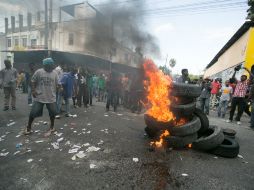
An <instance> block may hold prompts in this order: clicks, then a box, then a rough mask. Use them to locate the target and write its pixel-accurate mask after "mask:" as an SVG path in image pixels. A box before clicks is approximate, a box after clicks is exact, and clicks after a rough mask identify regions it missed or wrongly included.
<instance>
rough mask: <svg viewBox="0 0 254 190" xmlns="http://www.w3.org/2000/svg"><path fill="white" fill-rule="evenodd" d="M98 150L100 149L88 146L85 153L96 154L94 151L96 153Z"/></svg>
mask: <svg viewBox="0 0 254 190" xmlns="http://www.w3.org/2000/svg"><path fill="white" fill-rule="evenodd" d="M100 149H101V148H99V147H95V146H90V147H88V149H86V152H96V151H98V150H100Z"/></svg>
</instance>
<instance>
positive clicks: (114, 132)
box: [0, 90, 254, 190]
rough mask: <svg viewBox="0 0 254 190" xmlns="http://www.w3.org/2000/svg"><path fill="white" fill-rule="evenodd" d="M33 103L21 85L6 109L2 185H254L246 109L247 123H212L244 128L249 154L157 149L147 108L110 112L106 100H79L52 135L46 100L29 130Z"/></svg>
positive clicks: (244, 150)
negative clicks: (13, 105)
mask: <svg viewBox="0 0 254 190" xmlns="http://www.w3.org/2000/svg"><path fill="white" fill-rule="evenodd" d="M0 104H1V105H3V91H2V90H0ZM29 110H30V107H29V106H28V105H27V99H26V95H25V94H22V93H20V92H18V94H17V110H16V111H7V112H4V111H2V109H1V110H0V137H1V138H0V153H1V156H0V189H1V190H5V189H6V190H7V189H8V190H14V189H15V190H16V189H20V190H21V189H22V190H30V189H31V190H32V189H36V190H37V189H40V190H41V189H45V190H46V189H53V190H55V189H61V190H65V189H66V190H67V189H68V190H69V189H72V190H76V189H77V190H81V189H149V190H150V189H155V190H157V189H158V190H159V189H170V190H172V189H195V190H199V189H230V190H234V189H239V190H244V189H250V190H251V189H254V143H253V141H254V131H253V130H251V129H249V128H248V125H249V123H248V120H249V119H248V118H247V117H246V116H244V117H243V124H242V125H241V126H238V125H237V124H235V123H232V124H228V123H226V122H225V120H223V119H220V118H217V117H215V116H209V119H210V124H216V125H219V126H221V127H224V128H232V129H235V130H236V131H237V137H236V139H237V141H238V142H239V144H240V153H239V154H240V155H241V156H240V157H241V158H240V157H238V158H234V159H226V158H221V157H216V156H214V155H211V154H207V153H203V152H198V151H195V150H192V149H184V150H172V151H170V150H156V151H150V150H149V142H150V141H149V139H148V138H147V137H146V136H145V135H144V127H145V125H144V119H143V114H140V115H138V114H133V113H130V112H129V111H128V110H124V109H123V108H119V110H118V112H117V113H114V112H111V111H109V112H105V103H101V102H100V103H98V102H95V103H94V106H92V107H89V108H88V109H85V108H77V109H74V108H72V109H71V110H72V114H77V117H74V118H73V117H70V118H65V117H62V118H61V119H59V120H56V123H55V127H56V129H57V133H56V134H55V135H51V136H49V137H45V136H44V134H45V132H46V131H47V129H48V125H47V124H45V123H44V122H49V118H48V114H47V110H46V108H44V116H43V117H41V118H38V119H36V120H35V123H34V124H35V125H34V126H33V130H34V133H33V134H32V135H31V136H24V135H21V131H22V129H24V127H25V125H26V123H27V119H28V114H29ZM211 115H215V114H214V113H213V112H212V113H211ZM13 122H15V123H13ZM57 141H59V146H57V145H58V144H57V143H56V142H57ZM19 143H21V144H19ZM75 148H76V150H75ZM72 151H74V153H71V152H72ZM75 151H76V152H75ZM82 151H83V152H82ZM6 153H8V154H7V155H6ZM77 153H79V154H78V155H77V156H75V155H76V154H77Z"/></svg>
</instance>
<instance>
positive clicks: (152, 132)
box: [145, 127, 160, 139]
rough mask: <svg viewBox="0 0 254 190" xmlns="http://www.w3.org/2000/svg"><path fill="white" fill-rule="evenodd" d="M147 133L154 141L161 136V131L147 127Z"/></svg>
mask: <svg viewBox="0 0 254 190" xmlns="http://www.w3.org/2000/svg"><path fill="white" fill-rule="evenodd" d="M145 132H146V134H147V136H148V137H149V138H151V139H154V138H156V137H158V136H159V132H160V130H158V129H157V128H155V127H145Z"/></svg>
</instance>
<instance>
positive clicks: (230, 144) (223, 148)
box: [209, 136, 240, 158]
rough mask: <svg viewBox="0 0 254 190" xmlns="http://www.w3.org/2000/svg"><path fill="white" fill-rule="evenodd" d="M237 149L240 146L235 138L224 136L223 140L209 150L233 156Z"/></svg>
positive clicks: (235, 155) (218, 154)
mask: <svg viewBox="0 0 254 190" xmlns="http://www.w3.org/2000/svg"><path fill="white" fill-rule="evenodd" d="M239 149H240V147H239V144H238V142H237V141H236V140H234V139H232V138H230V137H226V136H225V138H224V141H223V142H222V143H221V144H220V145H219V146H218V147H216V148H215V149H212V150H210V151H209V152H210V153H212V154H215V155H217V156H221V157H225V158H235V157H237V155H238V153H239Z"/></svg>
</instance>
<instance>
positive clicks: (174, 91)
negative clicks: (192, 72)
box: [171, 83, 201, 98]
mask: <svg viewBox="0 0 254 190" xmlns="http://www.w3.org/2000/svg"><path fill="white" fill-rule="evenodd" d="M200 94H201V87H200V86H197V85H194V84H185V83H173V86H172V87H171V96H176V97H188V98H197V97H199V96H200Z"/></svg>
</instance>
